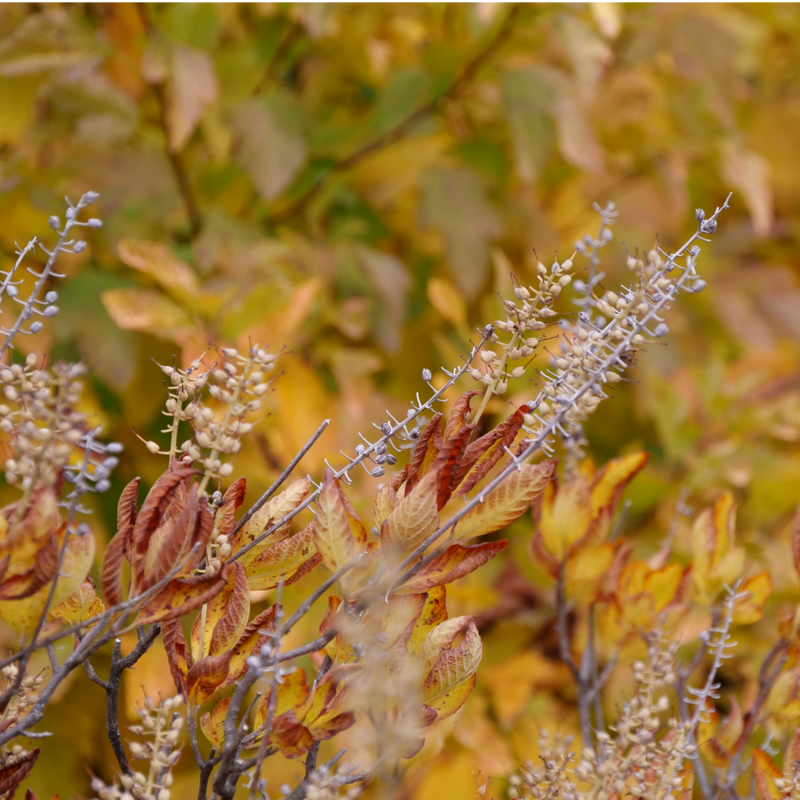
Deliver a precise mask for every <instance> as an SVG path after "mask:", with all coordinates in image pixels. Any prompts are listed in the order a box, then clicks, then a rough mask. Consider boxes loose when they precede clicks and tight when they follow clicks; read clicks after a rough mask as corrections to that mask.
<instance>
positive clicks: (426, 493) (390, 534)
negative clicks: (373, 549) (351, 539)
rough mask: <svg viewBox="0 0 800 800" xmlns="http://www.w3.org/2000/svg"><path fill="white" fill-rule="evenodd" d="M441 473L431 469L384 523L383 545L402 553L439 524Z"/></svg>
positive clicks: (414, 545) (389, 549)
mask: <svg viewBox="0 0 800 800" xmlns="http://www.w3.org/2000/svg"><path fill="white" fill-rule="evenodd" d="M438 494H439V475H438V474H437V473H436V472H428V474H427V475H425V477H424V478H423V479H422V480H421V481H420V482H419V483H418V484H417V485H416V486H415V487H414V489H413V491H412V492H411V493H410V494H406V496H405V497H403V498H402V500H400V502H399V503H398V504H397V506H396V507H395V509H394V511H392V513H391V514H390V515H389V517H388V519H387V520H386V521H385V522H384V523H383V525H382V526H381V545H382V547H383V548H385V549H386V550H387V551H390V552H392V553H394V554H396V555H399V556H402V555H405V554H406V553H409V552H411V551H412V550H413V549H414V548H415V547H417V546H418V545H419V544H420V543H421V542H423V541H424V540H425V539H426V538H427V537H428V536H430V535H431V534H432V533H433V532H434V531H435V530H436V529H437V528H438V527H439V504H438Z"/></svg>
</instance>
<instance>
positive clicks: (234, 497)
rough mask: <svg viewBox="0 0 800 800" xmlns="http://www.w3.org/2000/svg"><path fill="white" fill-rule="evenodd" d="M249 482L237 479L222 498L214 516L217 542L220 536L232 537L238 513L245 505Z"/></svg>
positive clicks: (214, 535) (214, 534) (213, 536)
mask: <svg viewBox="0 0 800 800" xmlns="http://www.w3.org/2000/svg"><path fill="white" fill-rule="evenodd" d="M246 491H247V481H246V480H245V479H244V478H237V479H236V480H235V481H234V482H233V483H232V484H231V485H230V486H229V487H228V488H227V489H226V490H225V494H224V495H223V496H222V502H221V503H220V505H219V508H217V510H216V512H215V514H214V532H213V535H212V538H213V539H214V540H215V541H216V539H217V538H218V537H219V536H230V533H231V531H232V530H233V528H234V527H235V525H236V512H237V511H238V510H239V508H241V506H242V503H244V496H245V492H246Z"/></svg>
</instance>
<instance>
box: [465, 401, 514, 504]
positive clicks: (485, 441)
mask: <svg viewBox="0 0 800 800" xmlns="http://www.w3.org/2000/svg"><path fill="white" fill-rule="evenodd" d="M527 413H528V406H520V407H519V408H518V409H517V410H516V411H515V412H514V413H513V414H512V415H511V416H510V417H508V419H506V420H504V421H503V422H501V423H500V424H499V425H498V426H497V427H496V428H495V429H494V430H491V431H489V433H487V434H485V435H484V436H481V438H480V439H476V440H475V441H474V442H473V443H472V444H471V445H470V446H469V447H468V448H467V449H466V452H465V453H464V458H463V459H462V461H461V466H460V468H459V472H458V476H457V477H456V480H455V482H456V485H457V486H458V489H456V491H455V496H456V497H460V496H461V495H464V494H466V493H467V492H469V491H470V490H471V489H472V488H473V487H474V486H475V484H476V483H478V481H479V480H481V478H484V477H485V476H486V475H487V474H488V473H489V470H491V468H492V467H493V466H494V465H495V464H496V463H497V462H498V461H499V460H500V459H501V458H502V457H503V456H504V455H505V454H506V450H505V448H509V449H510V448H511V445H512V444H514V439H516V438H517V433H519V430H520V428H521V427H522V423H523V422H524V420H525V414H527Z"/></svg>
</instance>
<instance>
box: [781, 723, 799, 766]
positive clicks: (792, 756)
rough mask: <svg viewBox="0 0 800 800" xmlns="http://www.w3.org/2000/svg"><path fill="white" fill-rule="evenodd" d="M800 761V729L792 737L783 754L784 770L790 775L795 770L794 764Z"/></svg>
mask: <svg viewBox="0 0 800 800" xmlns="http://www.w3.org/2000/svg"><path fill="white" fill-rule="evenodd" d="M798 761H800V730H799V731H797V733H795V735H794V736H793V737H792V741H791V742H789V746H788V747H787V748H786V752H785V753H784V755H783V771H784V772H785V773H787V774H788V775H791V774H792V773H793V772H794V765H795V764H796V763H797V762H798Z"/></svg>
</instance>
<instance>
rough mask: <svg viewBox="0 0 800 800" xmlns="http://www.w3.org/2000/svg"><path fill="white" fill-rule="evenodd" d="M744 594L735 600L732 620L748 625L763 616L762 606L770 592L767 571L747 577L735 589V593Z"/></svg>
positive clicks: (770, 578) (770, 579)
mask: <svg viewBox="0 0 800 800" xmlns="http://www.w3.org/2000/svg"><path fill="white" fill-rule="evenodd" d="M743 592H745V593H746V594H745V596H744V597H742V598H741V599H739V600H737V601H736V603H735V605H734V607H733V621H734V622H735V623H736V624H737V625H750V624H752V623H753V622H758V621H759V620H760V619H761V618H762V617H763V616H764V608H765V606H766V604H767V600H768V599H769V596H770V595H771V594H772V577H771V576H770V574H769V573H768V572H760V573H759V574H758V575H754V576H753V577H752V578H748V580H746V581H745V582H744V583H743V584H742V585H741V586H739V589H738V590H737V595H739V594H742V593H743Z"/></svg>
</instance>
